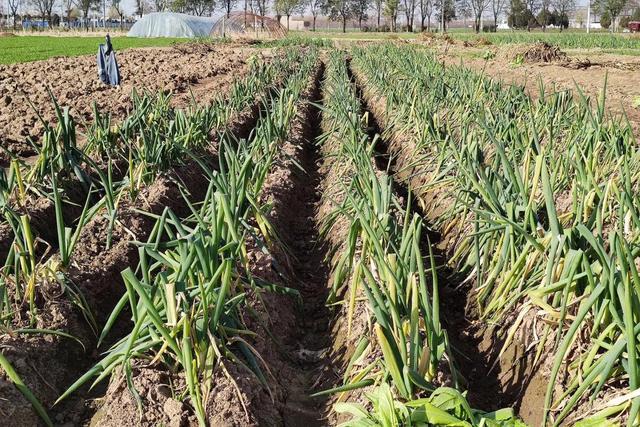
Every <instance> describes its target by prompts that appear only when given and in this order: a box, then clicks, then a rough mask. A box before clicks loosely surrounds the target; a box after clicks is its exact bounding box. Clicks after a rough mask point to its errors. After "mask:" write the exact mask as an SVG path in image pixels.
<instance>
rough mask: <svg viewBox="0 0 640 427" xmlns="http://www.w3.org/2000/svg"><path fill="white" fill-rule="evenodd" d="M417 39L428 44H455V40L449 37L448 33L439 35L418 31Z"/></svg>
mask: <svg viewBox="0 0 640 427" xmlns="http://www.w3.org/2000/svg"><path fill="white" fill-rule="evenodd" d="M418 39H419V40H420V41H421V42H422V43H423V44H426V45H428V46H439V45H454V44H456V42H455V40H454V39H453V38H451V36H450V35H448V34H445V35H439V34H434V33H431V32H429V31H424V32H422V33H420V36H419V37H418Z"/></svg>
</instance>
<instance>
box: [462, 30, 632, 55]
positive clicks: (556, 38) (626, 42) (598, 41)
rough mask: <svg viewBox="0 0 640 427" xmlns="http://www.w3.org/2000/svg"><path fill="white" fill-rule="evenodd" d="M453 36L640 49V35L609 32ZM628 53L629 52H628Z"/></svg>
mask: <svg viewBox="0 0 640 427" xmlns="http://www.w3.org/2000/svg"><path fill="white" fill-rule="evenodd" d="M451 36H452V37H453V38H455V39H459V40H472V39H475V38H477V37H479V36H480V37H484V38H486V39H488V40H489V41H491V42H492V43H494V44H516V43H535V42H547V43H551V44H555V45H557V46H559V47H561V48H563V49H594V48H599V49H638V50H640V37H635V36H632V35H623V34H608V33H595V34H585V33H580V34H578V33H571V32H568V33H539V32H531V33H527V32H508V33H507V32H504V33H503V32H500V33H483V34H480V35H479V36H478V35H475V34H472V33H452V34H451ZM626 53H628V52H626Z"/></svg>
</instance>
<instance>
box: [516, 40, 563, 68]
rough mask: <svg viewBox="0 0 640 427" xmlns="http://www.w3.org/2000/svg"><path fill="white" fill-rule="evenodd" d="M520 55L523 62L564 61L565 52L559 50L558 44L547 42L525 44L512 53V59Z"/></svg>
mask: <svg viewBox="0 0 640 427" xmlns="http://www.w3.org/2000/svg"><path fill="white" fill-rule="evenodd" d="M518 57H521V58H523V59H524V61H525V62H528V63H538V62H556V61H566V60H567V54H566V53H565V52H563V51H561V50H560V48H559V47H558V46H555V45H552V44H549V43H547V42H539V43H534V44H532V45H527V46H525V47H524V48H522V49H519V50H518V52H516V54H515V55H514V57H513V59H517V58H518Z"/></svg>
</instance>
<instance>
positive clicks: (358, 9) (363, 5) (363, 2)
mask: <svg viewBox="0 0 640 427" xmlns="http://www.w3.org/2000/svg"><path fill="white" fill-rule="evenodd" d="M370 1H371V0H352V5H351V7H352V10H353V17H354V18H355V19H356V20H357V21H358V28H360V29H361V30H362V21H366V20H367V19H369V16H368V15H367V10H369V6H370Z"/></svg>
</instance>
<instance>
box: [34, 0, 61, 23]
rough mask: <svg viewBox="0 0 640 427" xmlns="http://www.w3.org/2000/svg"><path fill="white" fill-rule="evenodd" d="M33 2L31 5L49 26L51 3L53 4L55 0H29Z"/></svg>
mask: <svg viewBox="0 0 640 427" xmlns="http://www.w3.org/2000/svg"><path fill="white" fill-rule="evenodd" d="M31 1H32V3H33V6H34V7H35V8H36V10H37V11H38V13H39V14H40V17H41V18H42V22H44V21H45V18H46V21H47V22H48V23H49V26H51V11H52V10H53V5H54V4H55V2H56V0H31Z"/></svg>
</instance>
